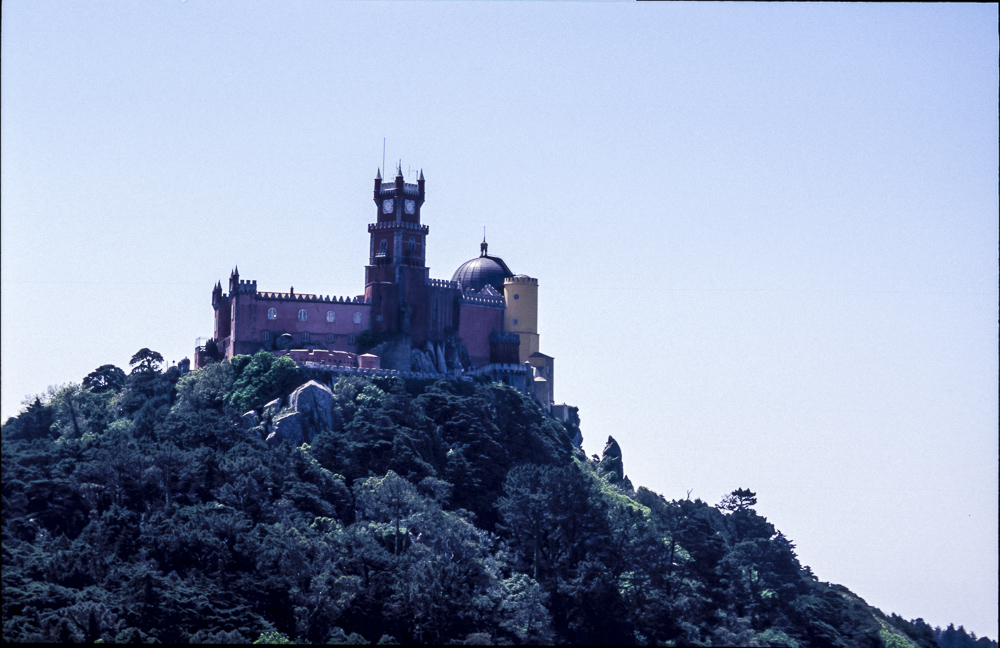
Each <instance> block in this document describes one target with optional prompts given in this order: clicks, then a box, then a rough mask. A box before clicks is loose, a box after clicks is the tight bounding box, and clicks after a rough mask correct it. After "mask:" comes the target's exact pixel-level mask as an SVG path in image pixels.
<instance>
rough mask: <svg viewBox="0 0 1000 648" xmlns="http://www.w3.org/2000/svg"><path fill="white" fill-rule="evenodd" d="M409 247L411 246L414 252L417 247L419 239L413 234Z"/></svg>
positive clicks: (411, 250)
mask: <svg viewBox="0 0 1000 648" xmlns="http://www.w3.org/2000/svg"><path fill="white" fill-rule="evenodd" d="M409 247H410V252H413V251H414V250H416V249H417V241H416V239H414V238H413V237H412V236H411V237H410V243H409Z"/></svg>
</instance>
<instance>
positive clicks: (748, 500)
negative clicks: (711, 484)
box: [719, 488, 757, 512]
mask: <svg viewBox="0 0 1000 648" xmlns="http://www.w3.org/2000/svg"><path fill="white" fill-rule="evenodd" d="M756 504H757V493H755V492H753V491H751V490H750V489H749V488H737V489H736V490H734V491H733V492H732V493H730V494H729V495H726V496H725V497H723V498H722V501H721V502H720V503H719V508H720V509H722V510H723V511H733V512H735V511H746V510H747V509H751V508H753V506H754V505H756Z"/></svg>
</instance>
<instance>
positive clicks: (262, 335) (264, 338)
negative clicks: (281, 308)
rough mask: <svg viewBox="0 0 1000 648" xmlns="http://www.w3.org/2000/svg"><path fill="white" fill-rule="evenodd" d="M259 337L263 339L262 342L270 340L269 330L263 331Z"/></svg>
mask: <svg viewBox="0 0 1000 648" xmlns="http://www.w3.org/2000/svg"><path fill="white" fill-rule="evenodd" d="M271 310H274V309H273V308H272V309H271ZM260 339H261V340H263V341H264V342H268V341H270V339H271V332H270V331H264V332H262V333H261V334H260Z"/></svg>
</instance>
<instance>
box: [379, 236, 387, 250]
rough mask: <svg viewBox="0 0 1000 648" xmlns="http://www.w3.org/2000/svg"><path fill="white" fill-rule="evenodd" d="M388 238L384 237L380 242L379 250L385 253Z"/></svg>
mask: <svg viewBox="0 0 1000 648" xmlns="http://www.w3.org/2000/svg"><path fill="white" fill-rule="evenodd" d="M385 247H386V240H385V239H382V242H381V243H379V244H378V251H379V252H382V253H385Z"/></svg>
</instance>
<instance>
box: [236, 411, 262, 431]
mask: <svg viewBox="0 0 1000 648" xmlns="http://www.w3.org/2000/svg"><path fill="white" fill-rule="evenodd" d="M240 421H241V422H242V423H243V431H244V432H249V431H250V430H252V429H254V428H255V427H257V426H258V425H260V417H258V416H257V412H255V411H254V410H250V411H249V412H247V413H246V414H244V415H243V416H241V417H240Z"/></svg>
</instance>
